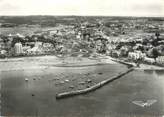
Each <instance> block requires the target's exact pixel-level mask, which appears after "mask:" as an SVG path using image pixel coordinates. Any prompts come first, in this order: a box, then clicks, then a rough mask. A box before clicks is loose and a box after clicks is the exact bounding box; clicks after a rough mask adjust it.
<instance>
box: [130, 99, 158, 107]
mask: <svg viewBox="0 0 164 117" xmlns="http://www.w3.org/2000/svg"><path fill="white" fill-rule="evenodd" d="M155 102H157V100H147V101H146V102H144V101H133V102H132V103H133V104H136V105H138V106H141V107H148V106H151V105H153V104H154V103H155Z"/></svg>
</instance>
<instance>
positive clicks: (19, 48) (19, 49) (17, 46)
mask: <svg viewBox="0 0 164 117" xmlns="http://www.w3.org/2000/svg"><path fill="white" fill-rule="evenodd" d="M14 53H15V54H16V55H20V54H22V53H23V47H22V44H21V43H20V42H18V43H16V44H15V45H14Z"/></svg>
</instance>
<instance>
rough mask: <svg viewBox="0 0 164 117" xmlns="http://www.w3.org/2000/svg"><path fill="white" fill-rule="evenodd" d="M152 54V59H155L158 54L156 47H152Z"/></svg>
mask: <svg viewBox="0 0 164 117" xmlns="http://www.w3.org/2000/svg"><path fill="white" fill-rule="evenodd" d="M152 55H153V58H154V60H155V61H156V59H157V57H158V56H159V52H158V50H157V48H153V49H152Z"/></svg>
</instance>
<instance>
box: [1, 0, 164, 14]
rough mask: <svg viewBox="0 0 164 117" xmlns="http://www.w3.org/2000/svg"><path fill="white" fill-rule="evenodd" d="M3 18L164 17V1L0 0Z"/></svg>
mask: <svg viewBox="0 0 164 117" xmlns="http://www.w3.org/2000/svg"><path fill="white" fill-rule="evenodd" d="M0 15H89V16H90V15H91V16H92V15H93V16H99V15H100V16H144V17H164V0H0Z"/></svg>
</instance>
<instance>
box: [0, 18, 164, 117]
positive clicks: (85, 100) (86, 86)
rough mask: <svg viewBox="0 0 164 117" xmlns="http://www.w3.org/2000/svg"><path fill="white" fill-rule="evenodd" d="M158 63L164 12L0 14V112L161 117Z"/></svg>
mask: <svg viewBox="0 0 164 117" xmlns="http://www.w3.org/2000/svg"><path fill="white" fill-rule="evenodd" d="M163 67H164V18H160V17H153V18H151V17H99V16H95V17H94V16H13V17H12V16H1V17H0V82H1V87H0V88H1V90H0V91H1V96H0V100H1V103H0V106H1V108H0V112H1V113H0V115H3V116H13V115H14V116H20V115H21V116H56V117H103V116H106V115H107V116H108V115H111V116H114V117H124V116H125V117H131V115H132V114H134V117H147V115H148V116H149V115H151V116H152V117H154V116H155V117H156V116H157V117H158V115H160V117H162V116H163V115H164V110H163V108H164V106H163V105H164V104H163V97H164V92H163V88H164V87H163V86H164V85H163V84H164V80H163V76H164V72H163V70H164V68H163ZM125 107H126V108H125ZM122 115H123V116H122ZM129 115H130V116H129ZM138 115H139V116H138ZM140 115H141V116H140ZM142 115H143V116H142ZM132 117H133V116H132Z"/></svg>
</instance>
